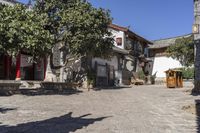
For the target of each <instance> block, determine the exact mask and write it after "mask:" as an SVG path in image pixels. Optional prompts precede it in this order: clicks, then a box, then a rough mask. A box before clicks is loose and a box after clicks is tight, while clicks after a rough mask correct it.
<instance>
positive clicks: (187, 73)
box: [181, 67, 194, 79]
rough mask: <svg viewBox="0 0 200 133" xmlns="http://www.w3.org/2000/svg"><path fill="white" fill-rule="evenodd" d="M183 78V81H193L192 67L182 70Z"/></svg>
mask: <svg viewBox="0 0 200 133" xmlns="http://www.w3.org/2000/svg"><path fill="white" fill-rule="evenodd" d="M181 70H182V73H183V78H184V79H194V67H191V68H187V67H185V68H182V69H181Z"/></svg>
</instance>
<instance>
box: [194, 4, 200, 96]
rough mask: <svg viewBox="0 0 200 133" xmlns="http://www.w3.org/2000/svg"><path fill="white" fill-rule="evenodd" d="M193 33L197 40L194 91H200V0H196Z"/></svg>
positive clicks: (195, 40)
mask: <svg viewBox="0 0 200 133" xmlns="http://www.w3.org/2000/svg"><path fill="white" fill-rule="evenodd" d="M193 35H194V42H195V52H194V53H195V65H194V66H195V79H194V89H193V92H194V93H200V0H194V25H193Z"/></svg>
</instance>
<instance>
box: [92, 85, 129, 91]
mask: <svg viewBox="0 0 200 133" xmlns="http://www.w3.org/2000/svg"><path fill="white" fill-rule="evenodd" d="M125 88H131V87H129V86H109V87H95V88H94V90H96V91H98V90H120V89H125Z"/></svg>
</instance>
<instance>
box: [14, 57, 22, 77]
mask: <svg viewBox="0 0 200 133" xmlns="http://www.w3.org/2000/svg"><path fill="white" fill-rule="evenodd" d="M20 62H21V54H20V53H19V54H18V55H17V59H16V79H15V80H21V72H20V64H21V63H20Z"/></svg>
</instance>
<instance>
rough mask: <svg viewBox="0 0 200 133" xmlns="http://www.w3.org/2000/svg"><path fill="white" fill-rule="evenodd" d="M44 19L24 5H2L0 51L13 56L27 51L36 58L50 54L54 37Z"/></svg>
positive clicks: (0, 14)
mask: <svg viewBox="0 0 200 133" xmlns="http://www.w3.org/2000/svg"><path fill="white" fill-rule="evenodd" d="M43 17H44V16H43V14H41V15H38V14H36V12H34V11H32V10H28V9H27V7H25V6H23V5H19V4H17V5H15V6H8V5H1V4H0V51H1V52H3V53H6V54H9V55H13V56H15V55H16V54H18V53H19V52H20V51H26V52H28V53H30V54H32V55H33V56H34V57H35V58H38V57H41V56H44V55H45V54H46V53H50V51H51V48H52V42H53V37H52V35H51V34H50V33H49V32H48V31H46V30H44V28H43V25H45V23H46V22H45V21H44V20H43Z"/></svg>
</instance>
